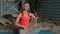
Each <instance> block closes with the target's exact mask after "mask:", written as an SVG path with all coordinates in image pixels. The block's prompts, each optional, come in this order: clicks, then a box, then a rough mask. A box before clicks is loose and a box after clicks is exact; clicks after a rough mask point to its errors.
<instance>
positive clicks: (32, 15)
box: [28, 13, 38, 32]
mask: <svg viewBox="0 0 60 34" xmlns="http://www.w3.org/2000/svg"><path fill="white" fill-rule="evenodd" d="M30 16H31V17H33V18H34V19H35V24H34V25H32V26H31V27H30V28H29V30H28V32H29V31H30V30H31V29H32V28H33V27H35V26H36V25H37V19H38V17H36V16H34V14H32V13H30Z"/></svg>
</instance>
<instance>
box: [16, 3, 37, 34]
mask: <svg viewBox="0 0 60 34" xmlns="http://www.w3.org/2000/svg"><path fill="white" fill-rule="evenodd" d="M29 8H30V4H29V3H25V4H24V5H23V10H22V11H21V12H20V13H19V15H18V17H17V19H16V21H15V25H16V26H17V27H18V31H19V34H28V32H29V31H30V30H31V29H32V28H33V27H35V26H36V24H37V19H38V17H35V16H34V15H33V14H32V13H30V12H29ZM30 16H31V17H33V18H34V19H35V20H36V23H35V24H34V25H33V26H31V27H30V26H29V21H30ZM19 21H20V22H19ZM18 22H19V23H18Z"/></svg>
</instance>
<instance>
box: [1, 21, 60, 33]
mask: <svg viewBox="0 0 60 34" xmlns="http://www.w3.org/2000/svg"><path fill="white" fill-rule="evenodd" d="M31 25H33V24H32V23H31ZM16 28H17V27H16V26H15V25H14V23H13V24H11V25H10V24H8V23H7V25H6V26H4V25H2V24H1V23H0V32H14V31H15V29H16ZM36 28H38V29H40V30H51V31H53V32H55V33H56V34H60V26H58V25H56V24H54V23H50V21H48V22H47V21H43V22H40V23H38V24H37V26H36Z"/></svg>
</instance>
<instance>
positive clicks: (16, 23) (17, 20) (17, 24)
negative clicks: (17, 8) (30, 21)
mask: <svg viewBox="0 0 60 34" xmlns="http://www.w3.org/2000/svg"><path fill="white" fill-rule="evenodd" d="M19 20H20V15H18V17H17V19H16V21H15V25H16V26H18V27H23V28H24V26H22V25H20V24H19V23H18V22H19Z"/></svg>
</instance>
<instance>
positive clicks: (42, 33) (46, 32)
mask: <svg viewBox="0 0 60 34" xmlns="http://www.w3.org/2000/svg"><path fill="white" fill-rule="evenodd" d="M0 34H17V33H16V32H0ZM36 34H56V33H55V32H53V31H51V30H41V31H39V32H37V33H36Z"/></svg>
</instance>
